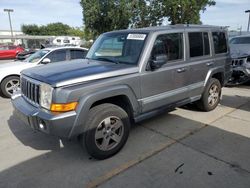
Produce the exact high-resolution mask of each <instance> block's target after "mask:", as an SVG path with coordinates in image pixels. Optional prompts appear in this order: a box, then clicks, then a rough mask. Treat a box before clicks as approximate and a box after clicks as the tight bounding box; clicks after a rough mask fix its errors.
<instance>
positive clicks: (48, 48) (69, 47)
mask: <svg viewBox="0 0 250 188" xmlns="http://www.w3.org/2000/svg"><path fill="white" fill-rule="evenodd" d="M60 49H81V50H88V49H87V48H82V47H77V46H52V47H47V48H43V50H60Z"/></svg>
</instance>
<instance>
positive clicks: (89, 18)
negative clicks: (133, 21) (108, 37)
mask: <svg viewBox="0 0 250 188" xmlns="http://www.w3.org/2000/svg"><path fill="white" fill-rule="evenodd" d="M80 4H81V6H82V8H83V22H84V24H85V31H86V32H87V33H91V34H92V35H93V36H94V37H96V36H98V35H99V34H101V33H103V32H106V31H110V30H117V29H127V28H128V26H129V23H130V17H131V13H130V4H131V3H130V1H129V0H81V1H80Z"/></svg>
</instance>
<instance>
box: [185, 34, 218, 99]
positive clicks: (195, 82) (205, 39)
mask: <svg viewBox="0 0 250 188" xmlns="http://www.w3.org/2000/svg"><path fill="white" fill-rule="evenodd" d="M209 36H210V32H209V31H189V32H187V41H188V62H189V65H190V83H189V87H190V93H189V96H190V97H191V98H195V97H199V95H200V94H201V93H202V91H203V88H204V84H205V80H206V77H207V74H208V71H209V69H211V68H213V67H214V59H213V58H212V52H211V45H210V43H211V38H210V37H209Z"/></svg>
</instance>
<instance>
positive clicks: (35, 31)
mask: <svg viewBox="0 0 250 188" xmlns="http://www.w3.org/2000/svg"><path fill="white" fill-rule="evenodd" d="M21 30H22V32H23V33H25V34H27V35H53V36H63V35H72V36H79V37H81V38H83V36H84V31H83V29H81V28H73V27H70V26H68V25H67V24H63V23H60V22H57V23H50V24H48V25H45V26H44V25H42V26H38V25H35V24H31V25H22V27H21Z"/></svg>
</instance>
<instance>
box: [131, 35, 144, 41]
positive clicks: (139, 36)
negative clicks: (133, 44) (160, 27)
mask: <svg viewBox="0 0 250 188" xmlns="http://www.w3.org/2000/svg"><path fill="white" fill-rule="evenodd" d="M145 38H146V35H145V34H128V37H127V39H128V40H145Z"/></svg>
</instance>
